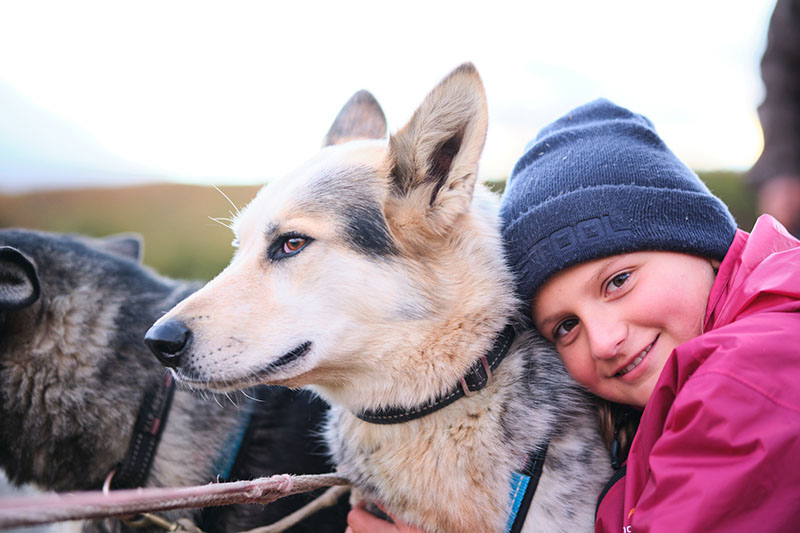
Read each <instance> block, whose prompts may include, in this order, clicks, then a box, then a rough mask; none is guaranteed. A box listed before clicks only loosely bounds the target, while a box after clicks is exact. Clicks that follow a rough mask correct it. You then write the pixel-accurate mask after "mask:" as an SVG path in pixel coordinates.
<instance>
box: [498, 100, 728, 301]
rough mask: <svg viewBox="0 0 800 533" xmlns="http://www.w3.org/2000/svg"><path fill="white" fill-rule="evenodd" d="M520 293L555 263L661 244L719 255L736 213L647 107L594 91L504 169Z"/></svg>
mask: <svg viewBox="0 0 800 533" xmlns="http://www.w3.org/2000/svg"><path fill="white" fill-rule="evenodd" d="M500 216H501V218H502V226H503V227H502V233H503V240H504V245H505V247H506V254H507V257H508V260H509V263H510V266H511V268H512V269H513V271H514V275H515V279H516V283H517V291H518V294H519V296H520V297H521V298H522V299H523V300H524V301H525V303H526V304H527V305H528V306H530V302H531V299H532V297H533V294H534V292H535V291H536V290H537V289H539V287H541V286H542V284H543V283H544V282H545V281H546V280H547V279H548V278H549V277H550V276H552V275H553V274H555V273H556V272H558V271H560V270H562V269H564V268H566V267H569V266H572V265H576V264H578V263H584V262H586V261H590V260H593V259H599V258H601V257H608V256H612V255H617V254H623V253H629V252H640V251H647V250H662V251H672V252H683V253H687V254H691V255H697V256H701V257H709V258H715V259H720V260H721V259H722V258H723V257H724V256H725V253H726V252H727V251H728V247H729V246H730V244H731V242H732V241H733V237H734V234H735V233H736V222H735V221H734V220H733V217H732V216H731V214H730V212H729V211H728V208H727V207H726V206H725V204H724V203H722V201H721V200H720V199H719V198H717V197H716V196H714V195H713V194H711V191H709V190H708V188H707V187H706V186H705V185H704V184H703V182H702V181H700V179H699V178H698V177H697V175H696V174H695V173H694V172H692V171H691V170H690V169H689V168H688V167H687V166H686V165H685V164H683V163H682V162H681V161H680V160H679V159H678V158H677V157H676V156H675V154H673V153H672V152H671V151H670V150H669V148H667V146H666V145H665V144H664V142H663V141H662V140H661V139H660V138H659V136H658V135H657V134H656V132H655V129H654V128H653V124H652V123H651V122H650V121H649V120H648V119H647V118H645V117H644V116H642V115H638V114H636V113H632V112H630V111H628V110H627V109H624V108H621V107H619V106H616V105H614V104H612V103H611V102H609V101H608V100H604V99H600V100H595V101H593V102H590V103H588V104H586V105H584V106H581V107H579V108H577V109H575V110H573V111H571V112H570V113H568V114H567V115H565V116H564V117H562V118H560V119H558V120H556V121H555V122H554V123H552V124H550V125H549V126H546V127H545V128H544V129H543V130H542V131H541V132H540V133H539V135H537V136H536V139H534V141H532V142H531V143H530V144H529V145H528V146H527V147H526V149H525V153H524V154H523V156H522V157H521V158H520V160H519V161H517V164H516V165H515V166H514V169H513V171H512V172H511V176H510V177H509V180H508V184H507V186H506V191H505V193H504V196H503V202H502V205H501V208H500Z"/></svg>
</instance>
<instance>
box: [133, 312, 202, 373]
mask: <svg viewBox="0 0 800 533" xmlns="http://www.w3.org/2000/svg"><path fill="white" fill-rule="evenodd" d="M191 337H192V331H191V330H190V329H189V328H187V327H186V325H185V324H184V323H183V322H181V321H180V320H167V321H166V322H162V323H161V324H156V325H155V326H153V327H151V328H150V329H149V330H147V333H145V335H144V342H145V344H147V346H148V347H149V348H150V351H152V352H153V353H154V354H155V355H156V357H158V360H159V361H161V363H162V364H163V365H164V366H168V367H170V368H178V365H180V364H181V353H182V352H183V350H184V349H185V348H186V346H187V345H188V344H189V340H190V339H191Z"/></svg>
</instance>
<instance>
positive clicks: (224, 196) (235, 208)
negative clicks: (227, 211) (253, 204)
mask: <svg viewBox="0 0 800 533" xmlns="http://www.w3.org/2000/svg"><path fill="white" fill-rule="evenodd" d="M212 187H214V188H215V189H216V190H217V192H218V193H220V194H221V195H222V197H223V198H225V199H226V200H228V203H230V204H231V207H233V209H234V211H236V216H238V215H239V213H240V211H239V208H238V207H237V206H236V204H235V203H233V200H231V199H230V197H229V196H228V195H227V194H225V193H224V192H222V189H220V188H219V187H217V186H216V185H212ZM231 214H233V213H231Z"/></svg>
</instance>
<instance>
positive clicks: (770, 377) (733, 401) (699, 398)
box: [630, 317, 800, 533]
mask: <svg viewBox="0 0 800 533" xmlns="http://www.w3.org/2000/svg"><path fill="white" fill-rule="evenodd" d="M748 322H750V321H748ZM755 322H757V323H756V324H751V325H755V326H757V327H758V329H760V330H761V333H762V334H764V335H765V338H766V337H768V336H769V335H768V334H769V332H770V330H769V327H770V319H769V317H760V319H759V320H757V321H755ZM772 324H773V325H774V322H772ZM788 326H790V325H787V327H788ZM794 327H795V330H796V329H797V322H796V321H795V322H794ZM773 333H774V331H773ZM780 333H781V332H778V336H780ZM755 337H758V335H755ZM791 337H792V336H791V335H789V338H790V339H791ZM773 338H774V337H773ZM718 340H719V341H720V342H721V344H719V345H717V349H714V351H715V354H714V356H715V357H730V358H731V359H733V362H730V363H728V364H727V365H714V364H711V365H702V366H701V367H700V368H699V369H698V370H697V372H695V374H694V375H693V376H692V377H691V378H690V379H689V380H688V381H687V382H686V384H685V386H684V387H683V389H682V390H681V391H680V393H679V394H678V395H677V397H676V398H675V402H674V403H673V406H672V408H671V409H670V411H669V413H668V416H667V418H666V423H665V426H664V431H663V433H662V434H661V436H660V437H659V438H658V440H657V441H656V442H655V443H654V445H653V448H652V451H651V454H650V457H649V460H648V466H649V473H648V475H647V478H646V482H645V486H644V490H643V491H642V493H641V496H640V497H639V498H638V501H636V502H635V508H634V511H633V516H632V517H631V522H630V524H631V525H632V526H633V527H632V528H631V531H633V532H635V533H641V532H645V531H670V532H672V531H726V532H737V531H748V532H752V531H792V530H796V529H795V528H796V527H797V524H800V504H799V503H798V502H800V407H798V405H799V404H798V402H797V393H796V392H795V391H796V390H797V385H796V383H797V379H798V373H800V368H798V367H800V365H798V362H797V361H798V360H800V353H799V352H797V349H796V346H797V344H794V340H792V342H791V343H788V344H783V347H778V348H777V349H776V351H775V352H772V351H771V350H770V349H769V347H770V344H769V343H768V342H767V343H766V344H764V340H763V338H762V339H752V340H751V339H749V338H748V339H747V340H744V341H742V337H737V336H735V335H733V336H730V337H724V338H722V339H718ZM783 340H786V337H785V336H784V338H783ZM742 342H744V344H746V345H748V346H745V347H743V346H742ZM759 343H761V348H760V349H759V348H758V344H759ZM772 343H773V345H775V341H774V340H773V341H772ZM789 344H791V345H793V346H791V345H789ZM743 351H744V352H746V353H745V355H744V357H743V356H742V353H741V352H743ZM730 352H732V353H733V355H731V353H730ZM731 359H729V361H730V360H731ZM742 361H744V363H741V362H742ZM707 367H708V368H707ZM787 387H790V388H791V390H790V391H789V392H786V394H784V391H787V390H789V389H787Z"/></svg>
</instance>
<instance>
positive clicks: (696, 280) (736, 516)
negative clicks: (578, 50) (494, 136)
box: [501, 100, 800, 533]
mask: <svg viewBox="0 0 800 533" xmlns="http://www.w3.org/2000/svg"><path fill="white" fill-rule="evenodd" d="M501 216H502V219H503V237H504V240H505V243H506V245H507V253H508V257H509V261H510V263H511V265H512V268H513V269H514V270H515V273H516V280H517V287H518V291H519V294H520V295H521V296H522V298H523V299H524V300H525V302H526V306H528V308H529V309H530V310H531V315H532V318H533V321H534V324H535V325H536V327H537V328H538V329H539V330H540V331H541V332H542V334H543V335H544V336H545V337H546V338H548V339H549V340H550V341H552V342H553V343H554V344H555V346H556V348H557V349H558V352H559V354H560V355H561V359H562V360H563V362H564V365H565V366H566V368H567V370H568V371H569V372H570V374H571V375H572V376H573V377H574V378H575V379H576V380H577V381H578V382H579V383H580V384H581V385H583V386H584V387H586V388H587V389H588V390H589V391H591V392H593V393H594V394H596V395H597V396H598V397H599V399H600V400H601V406H602V408H601V413H604V414H605V415H606V416H608V415H609V414H610V415H611V416H613V417H617V420H612V423H611V424H609V427H610V428H614V427H615V426H616V428H617V429H620V428H621V427H622V426H623V425H624V419H620V415H619V413H625V412H626V411H627V409H624V408H622V407H621V406H629V407H631V408H633V409H634V410H636V411H639V412H641V422H640V424H639V428H638V431H637V432H636V436H635V437H634V438H633V442H632V444H631V445H630V453H629V455H628V459H627V465H626V468H627V470H626V471H627V475H624V472H625V470H620V471H619V472H618V474H619V475H617V476H615V478H618V480H616V479H615V481H616V483H612V484H610V487H609V488H608V489H607V490H608V492H607V493H606V494H605V495H604V497H603V498H602V500H601V502H600V505H599V508H598V514H597V524H596V530H597V531H612V532H614V533H619V532H620V531H624V532H628V531H634V532H637V533H639V532H643V531H670V532H674V531H726V532H730V531H790V530H794V529H795V528H796V527H797V526H798V524H800V387H799V386H798V385H797V382H798V380H800V313H798V311H800V241H798V240H797V239H795V238H794V237H792V236H791V235H789V234H788V233H787V232H786V230H785V229H784V228H783V227H782V226H781V225H780V224H778V223H777V222H776V221H775V220H774V219H773V218H772V217H770V216H767V215H765V216H762V217H761V218H759V220H758V222H757V223H756V226H755V227H754V228H753V231H752V233H750V234H748V233H746V232H744V231H741V230H737V229H736V225H735V223H734V220H733V217H732V216H731V215H730V213H729V212H728V209H727V208H726V207H725V205H724V204H723V203H722V202H721V201H720V200H719V199H718V198H716V197H715V196H714V195H712V194H711V192H710V191H709V190H708V189H707V188H706V187H705V185H703V183H702V182H701V181H700V180H699V179H698V177H697V176H696V175H695V174H694V173H693V172H692V171H691V170H689V168H688V167H686V166H685V165H684V164H683V163H681V162H680V161H679V160H678V159H677V158H676V157H675V155H674V154H673V153H672V152H671V151H670V150H669V149H668V148H667V147H666V146H665V145H664V143H663V141H662V140H661V139H660V138H659V137H658V135H657V134H656V132H655V130H654V128H653V125H652V124H651V123H650V121H649V120H647V119H646V118H645V117H643V116H641V115H637V114H635V113H631V112H630V111H628V110H626V109H623V108H620V107H618V106H615V105H614V104H612V103H611V102H609V101H607V100H598V101H595V102H591V103H589V104H587V105H585V106H583V107H580V108H578V109H575V110H574V111H572V112H571V113H569V114H567V115H566V116H565V117H563V118H561V119H559V120H558V121H556V122H555V123H553V124H552V125H550V126H548V127H546V128H545V129H544V130H543V131H542V132H541V133H540V134H539V135H538V136H537V138H536V140H535V141H534V142H533V143H532V144H531V145H529V147H528V148H527V149H526V153H525V154H524V155H523V157H522V158H521V159H520V160H519V161H518V162H517V164H516V166H515V167H514V171H513V172H512V176H511V178H510V180H509V186H508V189H507V191H506V193H505V196H504V198H503V205H502V208H501ZM612 433H613V429H612ZM611 436H612V435H610V437H611ZM617 437H619V434H618V435H617ZM609 440H611V439H609ZM617 444H619V442H617ZM612 451H616V449H615V448H612Z"/></svg>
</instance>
